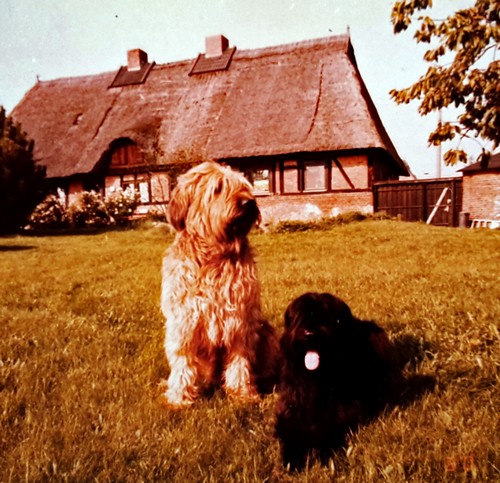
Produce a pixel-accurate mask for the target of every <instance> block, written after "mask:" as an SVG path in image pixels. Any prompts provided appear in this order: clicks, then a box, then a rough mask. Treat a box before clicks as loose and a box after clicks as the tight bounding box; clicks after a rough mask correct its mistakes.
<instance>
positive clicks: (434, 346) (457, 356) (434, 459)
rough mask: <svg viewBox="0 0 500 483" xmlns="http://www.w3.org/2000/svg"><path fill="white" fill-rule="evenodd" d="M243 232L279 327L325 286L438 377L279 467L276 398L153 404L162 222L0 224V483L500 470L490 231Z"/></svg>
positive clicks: (497, 311)
mask: <svg viewBox="0 0 500 483" xmlns="http://www.w3.org/2000/svg"><path fill="white" fill-rule="evenodd" d="M251 238H252V243H253V245H254V246H255V248H256V253H257V257H258V263H259V272H260V278H261V283H262V298H263V310H264V313H265V314H266V315H267V316H268V318H269V320H271V322H272V323H273V324H275V325H276V326H277V327H278V330H280V331H281V327H282V317H283V312H284V310H285V308H286V306H287V304H288V303H289V302H290V301H291V300H292V299H293V298H294V297H296V296H298V295H300V294H301V293H303V292H305V291H310V290H317V291H330V292H332V293H335V294H337V295H338V296H340V297H341V298H343V299H344V300H345V301H346V302H347V303H348V304H349V305H350V306H351V308H352V310H353V312H354V314H355V315H357V316H359V317H361V318H367V319H372V320H375V321H376V322H377V323H379V324H380V325H381V326H382V327H384V328H385V329H386V330H387V331H388V332H389V334H390V336H391V338H392V339H393V340H394V341H395V343H396V345H397V347H398V350H399V351H400V355H401V358H404V359H406V360H407V364H406V368H405V372H406V374H407V375H408V376H409V377H410V376H414V377H416V376H421V377H424V376H427V377H429V378H432V379H433V380H434V381H435V389H434V390H433V391H430V392H422V393H421V394H418V395H415V397H414V398H413V399H411V400H410V399H408V400H407V401H406V403H405V404H403V405H400V406H396V407H392V408H388V409H387V410H386V412H385V413H384V414H382V415H381V416H380V417H379V418H378V419H377V420H376V421H374V422H373V423H372V424H370V425H368V426H365V427H363V428H361V429H360V430H359V431H358V432H356V433H355V434H353V435H352V437H351V438H350V440H349V445H348V447H347V448H346V450H345V451H341V452H339V453H337V454H336V455H334V456H333V458H332V460H331V462H330V464H329V465H328V466H326V467H321V466H319V465H318V464H317V463H313V464H311V465H310V467H309V468H307V469H306V470H305V471H304V472H303V473H300V474H294V473H288V472H287V471H286V470H285V469H284V468H283V467H282V465H281V462H280V457H279V447H278V442H277V441H276V439H275V438H274V436H273V417H274V404H275V401H276V397H275V395H270V396H268V397H266V398H265V399H264V400H263V401H262V402H261V403H260V404H258V405H241V404H236V403H234V402H232V401H228V400H227V399H225V397H224V395H223V394H222V393H217V394H215V396H214V397H212V398H211V399H201V400H199V401H197V402H196V404H195V405H194V407H193V408H191V409H188V410H186V411H184V412H170V411H169V410H167V409H166V408H165V407H164V406H163V405H162V404H161V401H160V398H159V396H160V394H161V392H162V390H163V389H162V384H163V382H164V379H165V378H166V376H167V375H168V366H167V363H166V360H165V358H164V355H163V320H162V316H161V313H160V311H159V296H160V264H161V258H162V252H163V250H164V249H165V248H166V247H167V246H168V244H169V243H170V242H171V241H172V236H171V235H169V234H168V233H167V231H166V230H163V229H158V228H148V229H136V230H131V231H112V232H108V233H101V234H94V235H91V234H88V235H75V236H47V237H6V238H0V275H1V277H0V296H1V300H2V302H1V304H0V321H1V327H2V329H1V332H0V334H1V337H0V423H1V431H0V481H2V482H8V481H44V480H45V481H47V480H51V481H65V480H70V481H91V480H96V481H131V482H132V481H134V482H135V481H152V480H155V481H178V482H185V481H231V480H234V481H266V480H267V481H315V482H316V481H330V480H331V479H332V478H333V479H336V480H338V481H348V482H362V481H363V482H364V481H394V482H400V481H405V480H408V481H455V480H456V481H463V480H464V479H474V478H475V479H476V480H477V481H487V480H490V481H498V480H499V479H500V444H499V443H500V427H499V417H498V408H500V395H499V361H500V343H499V342H500V341H499V327H498V326H499V320H500V283H499V281H500V232H498V231H489V230H478V231H473V230H460V229H448V228H436V227H432V226H426V225H423V224H409V223H403V222H396V221H364V222H359V223H351V224H347V225H339V226H336V227H332V228H330V229H327V230H310V231H306V232H302V233H281V234H278V233H263V234H253V235H252V237H251Z"/></svg>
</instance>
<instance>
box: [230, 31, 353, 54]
mask: <svg viewBox="0 0 500 483" xmlns="http://www.w3.org/2000/svg"><path fill="white" fill-rule="evenodd" d="M350 41H351V37H350V35H349V34H339V35H330V36H328V37H319V38H316V39H308V40H300V41H296V42H289V43H284V44H278V45H272V46H270V47H261V48H257V49H242V50H236V54H235V57H237V58H239V59H241V58H255V57H264V56H271V55H281V54H285V53H289V52H290V51H300V52H302V51H304V50H311V49H313V48H315V47H320V46H321V47H325V46H327V45H336V46H338V47H341V49H338V50H344V51H345V52H347V50H348V47H349V44H350Z"/></svg>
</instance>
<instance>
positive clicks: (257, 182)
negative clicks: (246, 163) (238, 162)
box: [244, 165, 273, 195]
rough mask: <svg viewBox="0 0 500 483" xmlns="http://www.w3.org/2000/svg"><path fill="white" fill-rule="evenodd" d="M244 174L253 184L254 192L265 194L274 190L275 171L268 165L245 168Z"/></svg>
mask: <svg viewBox="0 0 500 483" xmlns="http://www.w3.org/2000/svg"><path fill="white" fill-rule="evenodd" d="M244 174H245V177H246V178H247V179H248V181H250V183H251V185H252V186H253V192H254V194H257V195H264V194H270V193H272V192H273V178H272V174H273V173H272V171H271V169H269V167H268V166H265V165H264V166H256V167H251V168H248V169H245V171H244Z"/></svg>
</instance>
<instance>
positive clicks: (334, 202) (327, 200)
mask: <svg viewBox="0 0 500 483" xmlns="http://www.w3.org/2000/svg"><path fill="white" fill-rule="evenodd" d="M257 203H258V205H259V208H260V211H261V213H262V222H263V223H264V224H267V223H276V222H278V221H283V220H311V219H314V218H320V217H322V216H336V215H339V214H340V213H345V212H347V211H361V212H363V213H372V212H373V194H372V191H371V190H360V191H345V192H336V193H321V194H320V193H314V194H313V193H311V194H305V193H304V194H300V195H270V196H259V197H258V198H257Z"/></svg>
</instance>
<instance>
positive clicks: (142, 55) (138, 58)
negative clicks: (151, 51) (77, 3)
mask: <svg viewBox="0 0 500 483" xmlns="http://www.w3.org/2000/svg"><path fill="white" fill-rule="evenodd" d="M127 60H128V65H127V70H129V71H134V70H141V68H142V66H143V65H144V64H147V63H148V54H147V53H146V52H144V50H141V49H134V50H129V51H128V52H127Z"/></svg>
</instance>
